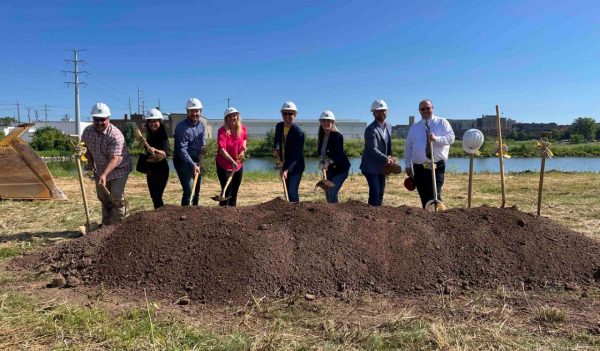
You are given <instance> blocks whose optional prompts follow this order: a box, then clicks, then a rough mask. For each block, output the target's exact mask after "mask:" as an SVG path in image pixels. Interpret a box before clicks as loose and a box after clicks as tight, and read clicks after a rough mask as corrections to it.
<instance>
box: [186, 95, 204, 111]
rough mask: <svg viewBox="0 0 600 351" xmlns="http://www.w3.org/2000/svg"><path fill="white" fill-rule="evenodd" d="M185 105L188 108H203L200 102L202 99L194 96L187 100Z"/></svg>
mask: <svg viewBox="0 0 600 351" xmlns="http://www.w3.org/2000/svg"><path fill="white" fill-rule="evenodd" d="M185 107H186V109H188V110H201V109H202V102H200V100H198V99H197V98H195V97H193V98H190V99H189V100H188V101H187V104H186V106H185Z"/></svg>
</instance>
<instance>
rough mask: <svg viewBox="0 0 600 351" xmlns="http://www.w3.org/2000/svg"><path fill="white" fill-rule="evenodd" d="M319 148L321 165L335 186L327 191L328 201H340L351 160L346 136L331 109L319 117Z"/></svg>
mask: <svg viewBox="0 0 600 351" xmlns="http://www.w3.org/2000/svg"><path fill="white" fill-rule="evenodd" d="M317 150H318V151H319V155H320V158H321V162H320V163H319V165H320V166H321V167H322V168H324V169H325V170H326V174H327V179H328V180H330V181H332V182H333V184H335V187H333V188H331V189H329V190H328V191H326V192H325V197H326V198H327V202H328V203H338V202H339V199H338V193H339V191H340V189H341V188H342V185H343V184H344V181H345V180H346V178H348V171H349V170H350V160H349V159H348V156H346V152H345V151H344V136H343V135H342V133H340V132H339V131H338V129H337V127H336V126H335V115H334V114H333V112H331V111H329V110H325V111H323V113H321V116H320V117H319V133H318V137H317Z"/></svg>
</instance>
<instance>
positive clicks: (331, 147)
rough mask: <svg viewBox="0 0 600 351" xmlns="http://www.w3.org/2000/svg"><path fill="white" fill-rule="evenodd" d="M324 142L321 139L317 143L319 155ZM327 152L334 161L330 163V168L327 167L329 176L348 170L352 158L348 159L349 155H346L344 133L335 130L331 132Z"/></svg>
mask: <svg viewBox="0 0 600 351" xmlns="http://www.w3.org/2000/svg"><path fill="white" fill-rule="evenodd" d="M322 144H323V140H319V143H318V145H317V151H318V152H319V155H320V154H321V146H322ZM325 154H326V155H327V157H329V159H330V160H331V161H333V163H332V164H331V165H329V168H328V169H327V175H328V176H334V175H336V174H340V173H343V172H348V170H349V169H350V160H348V156H346V152H345V151H344V136H343V135H342V133H340V132H334V131H332V132H331V133H329V139H328V140H327V149H326V150H325Z"/></svg>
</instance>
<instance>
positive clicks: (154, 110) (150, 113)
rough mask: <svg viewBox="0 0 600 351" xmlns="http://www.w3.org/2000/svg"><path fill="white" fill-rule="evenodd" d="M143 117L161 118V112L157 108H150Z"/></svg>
mask: <svg viewBox="0 0 600 351" xmlns="http://www.w3.org/2000/svg"><path fill="white" fill-rule="evenodd" d="M144 119H163V114H162V112H160V110H159V109H157V108H151V109H149V110H148V112H146V116H145V117H144Z"/></svg>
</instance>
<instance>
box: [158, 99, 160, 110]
mask: <svg viewBox="0 0 600 351" xmlns="http://www.w3.org/2000/svg"><path fill="white" fill-rule="evenodd" d="M158 110H159V111H160V98H158Z"/></svg>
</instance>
